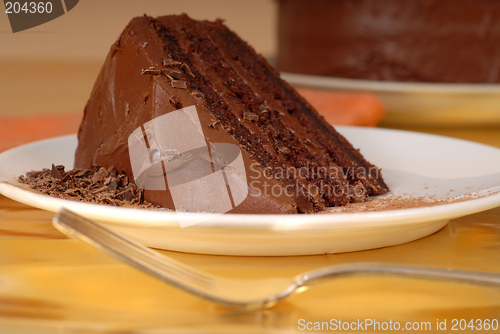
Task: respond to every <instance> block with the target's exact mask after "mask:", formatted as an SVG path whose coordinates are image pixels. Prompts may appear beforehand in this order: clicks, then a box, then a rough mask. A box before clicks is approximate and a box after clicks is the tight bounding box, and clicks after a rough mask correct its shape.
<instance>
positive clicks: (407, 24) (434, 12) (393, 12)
mask: <svg viewBox="0 0 500 334" xmlns="http://www.w3.org/2000/svg"><path fill="white" fill-rule="evenodd" d="M499 18H500V1H495V0H411V1H402V0H376V1H373V0H335V1H331V0H279V32H278V35H279V51H278V56H277V68H278V69H279V70H280V71H284V72H293V73H302V74H310V75H320V76H331V77H339V78H352V79H368V80H387V81H414V82H443V83H498V82H500V19H499Z"/></svg>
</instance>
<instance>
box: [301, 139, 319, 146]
mask: <svg viewBox="0 0 500 334" xmlns="http://www.w3.org/2000/svg"><path fill="white" fill-rule="evenodd" d="M304 143H306V145H309V146H314V147H318V145H316V143H314V142H312V141H311V140H310V139H309V138H306V139H304Z"/></svg>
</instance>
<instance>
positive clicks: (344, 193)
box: [75, 15, 388, 213]
mask: <svg viewBox="0 0 500 334" xmlns="http://www.w3.org/2000/svg"><path fill="white" fill-rule="evenodd" d="M78 140H79V145H78V148H77V151H76V159H75V167H76V168H90V167H91V166H94V165H95V166H105V167H109V166H115V168H116V169H117V170H118V172H120V173H122V172H125V173H126V174H127V175H128V176H129V178H130V179H131V180H132V179H133V180H134V181H135V183H136V184H137V185H138V186H140V187H141V188H144V189H145V190H144V197H145V199H146V200H147V201H148V202H151V203H156V204H160V205H163V206H166V207H170V208H176V209H178V210H184V209H185V210H187V211H198V210H199V211H213V212H231V213H309V212H318V211H321V210H324V209H326V208H327V207H329V206H338V205H345V204H347V203H349V202H359V201H364V200H365V199H366V198H367V196H368V195H374V194H383V193H385V192H387V191H388V188H387V186H386V185H385V184H384V181H383V179H382V176H381V175H380V172H379V169H378V168H376V167H375V166H373V165H371V164H370V163H368V162H367V161H366V160H365V159H364V158H363V157H362V156H361V154H360V153H359V152H358V150H356V149H354V148H353V147H352V145H351V144H349V143H348V142H347V140H346V139H345V138H343V137H342V136H341V135H340V134H338V133H337V132H336V131H335V130H334V129H333V128H332V126H331V125H329V124H328V123H326V122H325V120H324V119H323V118H322V117H320V116H319V115H318V113H317V112H316V111H315V110H314V109H313V108H312V107H311V105H310V104H309V103H308V102H307V101H305V100H304V99H303V98H302V97H301V96H300V95H298V93H297V92H296V91H295V90H294V89H293V88H292V87H291V86H290V85H288V84H287V83H286V82H284V81H283V80H281V79H280V77H279V73H278V72H277V71H276V70H275V69H274V68H273V67H271V66H270V65H269V64H268V63H267V62H266V60H265V59H264V58H263V57H262V56H260V55H258V54H256V52H255V51H254V50H253V49H252V48H251V47H250V46H249V45H248V44H246V43H245V42H244V41H242V40H241V39H240V38H239V37H238V36H237V35H236V34H234V33H233V32H232V31H230V30H229V29H228V28H227V27H225V26H224V24H223V23H222V21H220V20H218V21H216V22H208V21H195V20H192V19H190V18H189V17H188V16H186V15H180V16H164V17H158V18H152V17H148V16H144V17H138V18H135V19H133V20H132V21H131V22H130V23H129V25H128V26H127V27H126V28H125V30H124V31H123V33H122V35H121V36H120V38H119V39H118V41H117V42H116V43H115V44H114V45H113V46H112V47H111V50H110V52H109V55H108V57H107V59H106V62H105V64H104V66H103V68H102V70H101V73H100V74H99V77H98V79H97V82H96V84H95V86H94V89H93V91H92V95H91V97H90V100H89V101H88V103H87V106H86V108H85V115H84V118H83V121H82V124H81V126H80V130H79V133H78ZM218 201H219V202H220V203H219V202H218ZM222 202H226V204H227V205H226V204H224V203H222ZM228 205H229V206H228ZM221 210H222V211H221Z"/></svg>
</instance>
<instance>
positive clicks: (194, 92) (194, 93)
mask: <svg viewBox="0 0 500 334" xmlns="http://www.w3.org/2000/svg"><path fill="white" fill-rule="evenodd" d="M191 95H192V96H194V97H198V98H204V97H205V94H203V93H202V92H200V91H199V90H193V91H192V92H191Z"/></svg>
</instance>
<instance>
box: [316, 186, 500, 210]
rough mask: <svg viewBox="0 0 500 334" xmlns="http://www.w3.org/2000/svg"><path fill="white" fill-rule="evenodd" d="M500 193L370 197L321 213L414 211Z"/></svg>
mask: <svg viewBox="0 0 500 334" xmlns="http://www.w3.org/2000/svg"><path fill="white" fill-rule="evenodd" d="M451 191H452V190H450V192H451ZM496 193H500V191H487V192H481V193H469V194H464V195H460V196H455V197H448V198H445V199H438V198H436V196H434V195H429V196H411V195H408V194H403V195H399V196H398V195H387V196H382V197H371V198H369V199H368V200H367V201H366V202H363V203H350V204H348V205H347V206H343V207H335V208H330V209H328V210H326V211H324V212H323V213H358V212H377V211H392V210H401V209H415V208H423V207H431V206H438V205H444V204H451V203H459V202H465V201H469V200H473V199H478V198H483V197H486V196H490V195H493V194H496Z"/></svg>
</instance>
